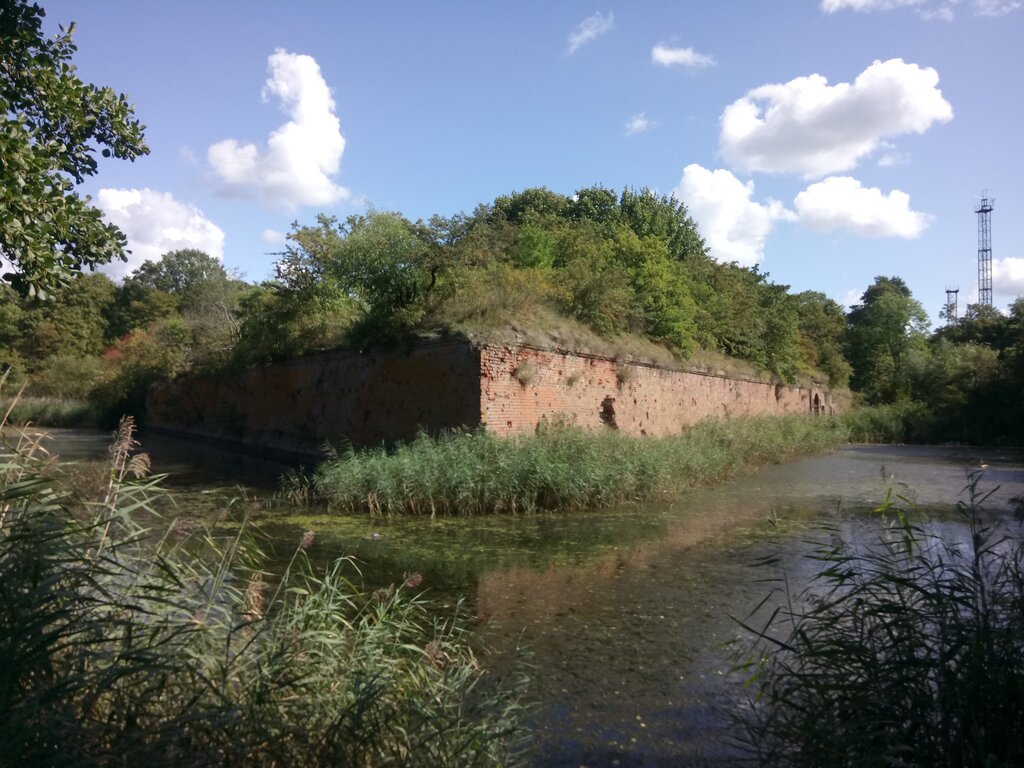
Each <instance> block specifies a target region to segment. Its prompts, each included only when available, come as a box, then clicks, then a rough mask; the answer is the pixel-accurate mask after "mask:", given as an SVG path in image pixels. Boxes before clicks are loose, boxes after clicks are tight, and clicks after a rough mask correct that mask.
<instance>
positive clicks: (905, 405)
mask: <svg viewBox="0 0 1024 768" xmlns="http://www.w3.org/2000/svg"><path fill="white" fill-rule="evenodd" d="M842 421H843V424H844V425H845V426H846V428H847V429H848V430H849V432H850V442H853V443H890V444H893V443H925V442H929V441H932V440H936V439H937V438H938V437H939V436H940V435H939V429H938V426H937V423H936V416H935V414H934V413H933V412H932V411H931V410H930V409H929V408H928V407H927V406H926V405H924V404H923V403H917V402H902V403H892V404H890V405H872V406H860V407H856V408H852V409H850V410H849V411H847V412H846V413H845V414H844V415H843V417H842Z"/></svg>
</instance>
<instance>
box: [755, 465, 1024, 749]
mask: <svg viewBox="0 0 1024 768" xmlns="http://www.w3.org/2000/svg"><path fill="white" fill-rule="evenodd" d="M978 479H979V476H978V475H974V476H972V478H971V480H970V485H969V486H968V489H967V490H968V491H969V492H970V496H971V501H970V502H969V503H966V504H964V503H962V504H961V505H960V509H961V512H962V514H963V517H964V520H965V522H966V527H967V535H966V536H965V537H963V540H962V542H954V541H949V540H947V539H946V538H943V537H942V536H940V535H937V534H934V533H929V531H928V530H927V528H926V527H924V526H923V525H921V524H920V523H919V522H918V521H916V520H915V519H914V517H913V515H914V512H913V511H912V510H907V509H902V508H900V507H899V506H898V505H896V504H891V503H890V502H889V501H887V502H886V504H885V505H884V506H883V507H882V508H881V509H879V510H878V512H879V513H881V514H882V515H884V516H886V517H887V518H888V519H889V521H890V523H891V524H890V525H888V526H886V527H885V528H884V530H883V531H882V532H881V533H880V535H879V538H878V540H877V541H876V542H875V543H874V545H873V546H866V547H864V546H854V545H852V544H849V543H847V542H845V541H844V540H843V537H842V535H841V532H840V531H839V530H832V531H828V533H829V536H828V541H827V543H822V544H820V545H819V546H818V549H817V551H816V552H815V553H814V555H813V558H814V560H815V561H817V562H818V563H820V567H819V571H818V574H817V576H816V578H815V579H814V580H813V581H812V583H811V585H810V586H809V587H808V588H807V589H806V590H805V591H804V592H803V594H801V595H799V596H796V597H795V598H794V597H792V596H790V595H789V589H788V584H787V582H786V581H785V579H784V578H783V579H782V580H781V581H782V586H781V587H780V590H784V591H782V592H781V594H780V597H781V600H780V602H781V605H780V607H779V608H778V609H777V610H776V612H775V613H773V614H772V616H771V618H770V619H769V621H768V624H767V626H763V627H761V626H759V627H757V628H750V627H748V629H752V631H753V633H754V637H755V638H756V640H755V642H754V644H753V647H752V648H748V649H746V650H745V651H744V652H743V656H742V660H741V663H740V664H739V668H740V669H742V670H744V671H746V672H747V673H748V674H749V675H750V679H749V685H750V686H751V687H752V690H753V694H752V697H751V700H750V706H749V707H748V708H747V709H746V710H745V712H746V714H745V719H744V725H745V727H746V733H747V734H748V736H749V738H750V744H751V746H752V748H753V751H754V756H755V757H756V760H757V764H758V765H763V766H785V767H798V766H808V767H812V766H813V767H814V768H817V766H823V765H828V766H837V767H840V768H842V767H844V766H850V767H851V768H852V766H867V765H872V766H873V765H878V766H881V765H899V766H907V768H914V767H916V766H920V767H921V768H925V767H927V768H947V767H948V768H954V767H956V768H961V767H962V766H978V767H979V768H980V767H981V766H985V767H986V768H989V767H991V766H1016V765H1021V764H1022V763H1024V741H1022V740H1021V733H1022V729H1024V544H1022V543H1021V542H1020V541H1019V540H1018V539H1016V538H1013V537H1010V538H1008V537H1007V535H1006V534H1005V533H1003V532H1001V531H997V530H995V529H993V528H992V527H989V524H988V523H987V522H986V520H985V514H984V512H983V510H982V507H981V503H982V502H983V501H984V496H983V495H981V494H980V493H979V491H978V487H977V483H978ZM774 562H775V561H773V560H770V561H768V563H769V564H774Z"/></svg>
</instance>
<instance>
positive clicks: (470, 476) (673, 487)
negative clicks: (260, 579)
mask: <svg viewBox="0 0 1024 768" xmlns="http://www.w3.org/2000/svg"><path fill="white" fill-rule="evenodd" d="M845 439H846V433H845V432H844V431H843V429H842V428H841V427H840V426H839V425H838V424H837V423H836V422H834V421H831V420H828V419H811V418H807V417H799V416H794V417H772V418H755V419H743V420H735V421H721V422H718V421H714V422H705V423H701V424H698V425H696V426H694V427H693V428H691V429H690V430H688V431H687V432H686V433H684V434H682V435H679V436H675V437H668V438H635V437H629V436H626V435H623V434H621V433H619V432H617V431H615V430H611V429H608V430H604V431H602V432H598V433H593V432H585V431H583V430H581V429H577V428H572V427H564V426H558V427H548V428H544V429H540V430H538V432H537V433H536V434H532V435H523V436H516V437H509V438H495V437H493V436H491V435H488V434H487V433H485V432H466V433H452V434H446V435H442V436H440V437H437V438H431V437H428V436H426V435H420V436H419V437H417V438H416V439H415V440H414V441H413V442H411V443H408V444H405V445H399V446H397V447H396V448H394V449H393V450H386V449H384V448H380V449H371V450H365V451H352V450H350V451H348V452H347V453H345V454H344V455H342V456H340V457H338V458H336V459H332V460H329V461H327V462H325V463H324V464H322V465H321V466H320V467H319V469H318V470H317V472H316V475H315V477H314V480H313V485H314V488H315V490H316V493H317V494H318V495H319V496H320V497H321V498H323V499H324V500H326V502H327V504H328V506H329V507H330V508H332V509H335V510H338V511H344V512H369V513H371V514H415V515H422V514H429V515H436V514H486V513H492V512H504V513H517V512H534V511H540V510H571V509H589V508H595V507H601V506H607V505H611V504H616V503H620V502H625V501H632V500H642V499H647V498H650V497H652V496H655V495H657V494H665V493H672V492H675V491H679V490H682V489H684V488H689V487H693V486H695V485H699V484H702V483H708V482H713V481H716V480H720V479H723V478H725V477H729V476H731V475H733V474H735V473H736V472H738V471H740V470H741V469H743V468H744V467H747V466H752V465H756V464H761V463H766V462H770V461H782V460H785V459H787V458H791V457H793V456H796V455H800V454H806V453H812V452H816V451H821V450H826V449H828V448H831V447H834V446H836V445H838V444H839V443H841V442H844V441H845Z"/></svg>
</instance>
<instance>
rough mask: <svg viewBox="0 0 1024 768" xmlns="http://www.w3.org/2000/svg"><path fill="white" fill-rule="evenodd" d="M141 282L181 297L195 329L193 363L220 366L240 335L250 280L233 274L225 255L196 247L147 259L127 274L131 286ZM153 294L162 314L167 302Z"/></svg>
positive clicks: (191, 328)
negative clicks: (223, 259) (243, 299)
mask: <svg viewBox="0 0 1024 768" xmlns="http://www.w3.org/2000/svg"><path fill="white" fill-rule="evenodd" d="M140 287H141V288H142V289H144V290H147V291H149V292H150V293H151V294H159V293H163V294H165V295H169V296H171V297H174V298H175V299H177V301H178V305H179V308H180V310H181V318H182V320H184V322H185V325H186V327H187V328H188V329H189V331H190V333H191V344H190V345H189V355H188V361H189V363H190V364H191V365H192V366H194V367H200V368H202V367H207V368H208V367H211V366H214V367H215V366H217V365H219V364H220V363H222V362H224V360H226V359H227V357H228V355H229V353H230V352H231V350H232V347H233V346H234V345H235V343H236V342H237V341H238V335H239V328H238V322H237V320H236V317H235V314H236V312H237V310H238V302H239V300H240V298H241V296H242V294H243V293H244V292H245V291H246V289H247V288H248V286H247V285H246V284H245V283H244V282H243V281H241V280H238V279H235V278H232V277H231V276H230V275H229V274H228V273H227V272H226V271H225V270H224V267H223V265H222V264H221V263H220V261H219V260H217V259H215V258H214V257H213V256H210V255H209V254H207V253H204V252H203V251H199V250H196V249H195V248H185V249H182V250H178V251H169V252H168V253H165V254H164V255H163V256H161V257H160V260H159V261H155V262H154V261H147V262H143V264H142V265H141V266H140V267H139V268H138V269H136V270H135V271H134V272H133V273H132V274H131V277H129V278H128V279H127V280H125V288H126V289H129V290H130V288H136V289H137V288H140ZM153 298H154V301H153V302H151V306H150V307H148V310H149V311H150V312H151V313H153V314H154V315H157V316H158V314H159V311H160V309H161V307H162V306H163V307H166V302H165V301H162V300H160V299H159V298H158V297H157V296H154V297H153ZM138 309H140V310H144V309H147V308H145V307H143V306H139V307H138ZM154 319H156V317H154Z"/></svg>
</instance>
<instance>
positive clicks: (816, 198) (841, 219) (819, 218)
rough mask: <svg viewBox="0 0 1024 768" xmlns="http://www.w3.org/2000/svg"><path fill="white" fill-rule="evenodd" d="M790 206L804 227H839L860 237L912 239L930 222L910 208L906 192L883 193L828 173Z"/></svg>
mask: <svg viewBox="0 0 1024 768" xmlns="http://www.w3.org/2000/svg"><path fill="white" fill-rule="evenodd" d="M793 206H794V207H795V208H796V212H797V215H798V216H799V217H800V223H801V224H803V225H804V226H806V227H810V228H811V229H818V230H822V231H825V232H828V231H830V230H834V229H842V230H846V231H847V232H852V233H853V234H855V235H861V236H863V237H905V238H913V237H917V236H918V235H920V234H921V233H922V232H923V231H924V230H925V228H926V227H927V226H928V225H929V224H930V223H931V216H929V215H928V214H925V213H918V212H917V211H913V210H911V209H910V195H908V194H907V193H906V192H901V191H900V190H898V189H894V190H892V191H891V192H890V193H889V194H888V195H886V194H884V193H883V192H882V190H880V189H878V188H877V187H862V186H861V183H860V182H859V181H857V179H852V178H850V177H849V176H830V177H829V178H827V179H825V180H824V181H819V182H818V183H817V184H812V185H811V186H809V187H808V188H807V189H805V190H804V191H803V192H801V193H800V194H798V195H797V196H796V200H794V201H793Z"/></svg>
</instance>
